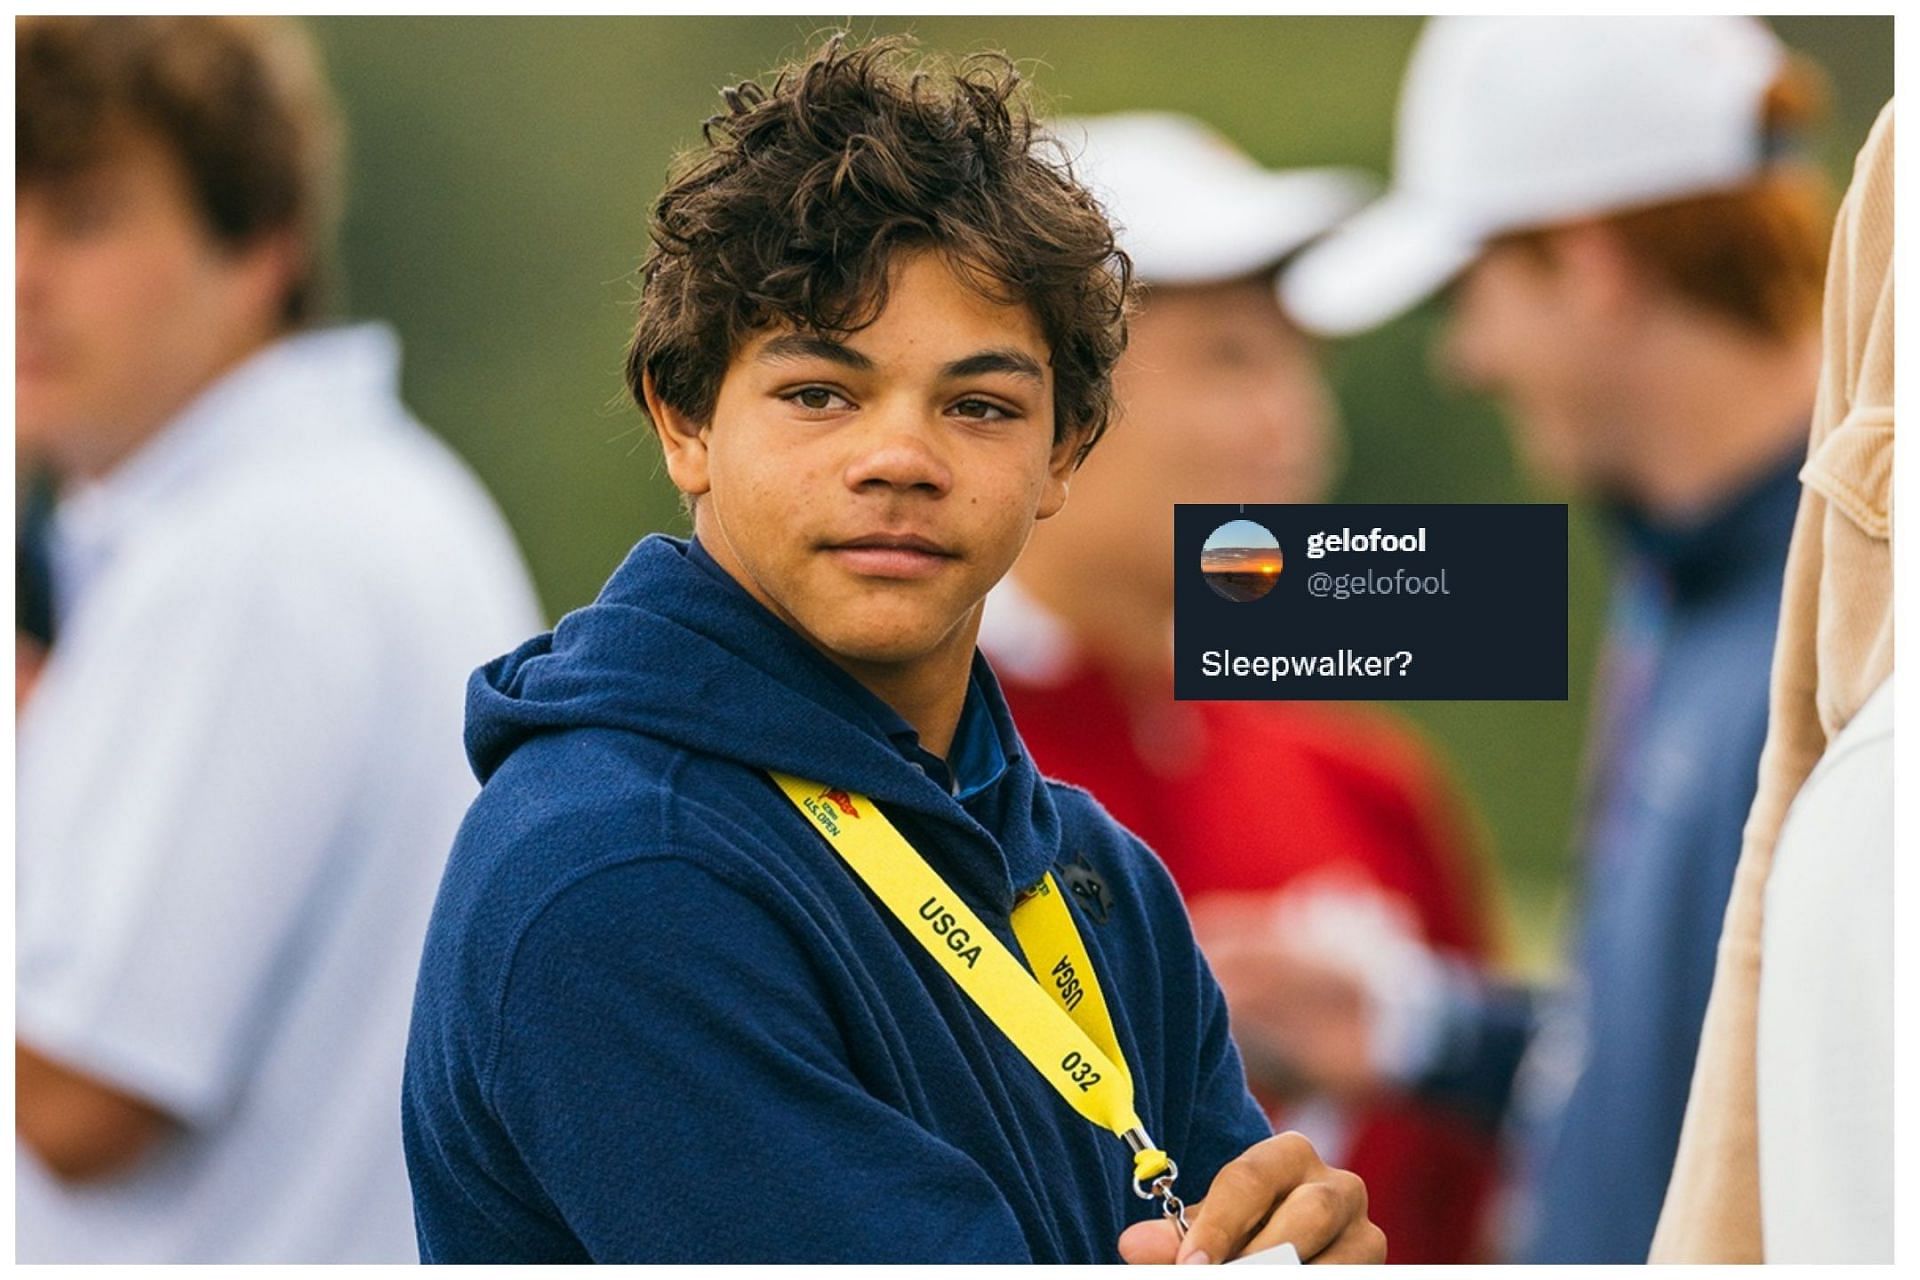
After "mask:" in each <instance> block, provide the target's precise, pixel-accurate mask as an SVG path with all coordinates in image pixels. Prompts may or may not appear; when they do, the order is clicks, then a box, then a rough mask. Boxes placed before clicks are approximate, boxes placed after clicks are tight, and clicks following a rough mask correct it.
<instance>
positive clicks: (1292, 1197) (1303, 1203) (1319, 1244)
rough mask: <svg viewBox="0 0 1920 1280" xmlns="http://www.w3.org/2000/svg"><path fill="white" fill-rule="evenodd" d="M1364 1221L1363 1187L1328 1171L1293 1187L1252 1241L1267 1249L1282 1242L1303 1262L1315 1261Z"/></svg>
mask: <svg viewBox="0 0 1920 1280" xmlns="http://www.w3.org/2000/svg"><path fill="white" fill-rule="evenodd" d="M1366 1220H1367V1190H1366V1184H1365V1183H1363V1182H1361V1181H1360V1178H1359V1177H1358V1175H1356V1174H1351V1173H1348V1172H1347V1171H1346V1170H1344V1169H1328V1170H1326V1171H1325V1172H1324V1173H1323V1174H1321V1175H1320V1176H1319V1177H1317V1178H1314V1179H1313V1180H1312V1181H1309V1182H1305V1183H1302V1184H1301V1185H1300V1186H1298V1187H1295V1188H1294V1189H1293V1191H1292V1193H1291V1194H1289V1195H1288V1196H1287V1198H1286V1199H1285V1200H1283V1201H1281V1202H1280V1208H1279V1210H1278V1211H1277V1212H1275V1213H1274V1215H1273V1217H1272V1219H1271V1220H1270V1221H1268V1223H1267V1225H1266V1227H1265V1228H1264V1229H1263V1230H1262V1231H1261V1232H1260V1235H1259V1237H1257V1238H1256V1239H1255V1241H1254V1247H1257V1248H1268V1247H1271V1246H1272V1245H1276V1244H1279V1243H1280V1242H1281V1241H1282V1240H1285V1241H1287V1242H1289V1243H1291V1244H1292V1245H1293V1247H1294V1248H1295V1249H1298V1250H1299V1251H1300V1260H1301V1261H1302V1262H1315V1261H1318V1260H1319V1255H1320V1254H1322V1253H1324V1252H1325V1251H1326V1250H1327V1249H1329V1248H1330V1247H1331V1246H1332V1245H1333V1244H1334V1243H1335V1242H1336V1241H1338V1240H1340V1239H1341V1238H1342V1237H1343V1236H1344V1235H1345V1233H1346V1232H1347V1231H1348V1229H1349V1228H1352V1227H1354V1226H1356V1225H1358V1224H1361V1223H1365V1222H1366Z"/></svg>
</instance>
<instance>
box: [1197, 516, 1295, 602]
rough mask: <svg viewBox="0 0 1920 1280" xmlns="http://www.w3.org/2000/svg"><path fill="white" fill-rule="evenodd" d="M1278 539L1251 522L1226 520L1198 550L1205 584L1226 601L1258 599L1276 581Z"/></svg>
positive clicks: (1279, 559) (1277, 572) (1269, 589)
mask: <svg viewBox="0 0 1920 1280" xmlns="http://www.w3.org/2000/svg"><path fill="white" fill-rule="evenodd" d="M1281 564H1282V560H1281V556H1280V540H1279V539H1278V538H1276V537H1274V536H1273V535H1272V534H1271V533H1269V532H1268V531H1267V529H1266V526H1264V525H1260V524H1255V523H1254V522H1253V521H1251V520H1229V521H1227V522H1226V523H1225V524H1223V525H1221V526H1220V527H1219V528H1218V529H1215V530H1214V531H1213V532H1212V533H1211V534H1209V535H1208V536H1207V541H1206V545H1205V546H1203V547H1201V548H1200V572H1201V573H1202V574H1203V575H1204V576H1205V577H1206V580H1207V585H1208V586H1210V587H1212V588H1213V589H1214V591H1216V592H1217V593H1219V594H1220V595H1223V596H1225V597H1226V598H1227V599H1229V600H1258V599H1259V598H1260V597H1261V596H1264V595H1265V594H1267V592H1269V591H1271V590H1273V584H1274V583H1276V582H1278V581H1279V580H1280V566H1281Z"/></svg>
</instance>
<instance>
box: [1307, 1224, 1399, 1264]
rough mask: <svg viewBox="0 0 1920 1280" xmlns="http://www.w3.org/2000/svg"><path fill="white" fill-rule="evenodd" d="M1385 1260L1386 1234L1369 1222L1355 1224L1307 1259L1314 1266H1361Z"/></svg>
mask: <svg viewBox="0 0 1920 1280" xmlns="http://www.w3.org/2000/svg"><path fill="white" fill-rule="evenodd" d="M1386 1260H1387V1233H1386V1232H1384V1231H1382V1230H1381V1229H1380V1228H1379V1227H1376V1226H1374V1225H1373V1223H1371V1222H1366V1221H1361V1222H1356V1223H1354V1224H1353V1225H1352V1226H1350V1227H1348V1228H1347V1229H1346V1230H1345V1231H1343V1232H1341V1233H1340V1238H1339V1239H1338V1240H1335V1241H1334V1242H1333V1243H1332V1244H1330V1245H1328V1246H1327V1247H1326V1248H1325V1249H1322V1250H1321V1251H1320V1252H1319V1253H1318V1254H1316V1255H1315V1256H1314V1257H1312V1258H1310V1259H1308V1261H1310V1262H1312V1263H1313V1264H1314V1265H1315V1266H1320V1265H1323V1264H1326V1263H1340V1264H1348V1263H1353V1264H1361V1265H1365V1264H1368V1263H1375V1262H1385V1261H1386Z"/></svg>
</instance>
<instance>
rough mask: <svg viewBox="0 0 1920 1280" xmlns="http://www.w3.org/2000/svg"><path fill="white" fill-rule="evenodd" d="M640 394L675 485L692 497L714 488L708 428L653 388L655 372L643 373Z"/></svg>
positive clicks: (668, 472)
mask: <svg viewBox="0 0 1920 1280" xmlns="http://www.w3.org/2000/svg"><path fill="white" fill-rule="evenodd" d="M640 394H641V397H642V398H643V399H644V400H645V401H646V403H647V417H648V418H649V419H651V420H652V422H653V434H654V436H655V437H656V438H657V439H658V440H659V441H660V453H661V455H662V456H663V457H665V458H666V460H667V474H668V475H669V476H671V477H673V485H674V487H675V488H676V489H678V490H680V492H682V493H684V494H687V495H688V496H689V497H695V498H697V497H699V496H700V495H701V494H703V493H705V492H706V491H707V490H708V489H710V488H712V487H713V485H712V480H711V479H710V478H709V476H708V473H707V431H708V427H707V426H704V425H702V424H700V423H698V422H695V421H694V420H693V419H691V418H689V417H688V416H687V415H686V414H684V413H681V412H680V411H679V410H678V409H676V408H674V407H673V406H672V405H670V404H668V403H667V402H666V401H665V400H662V399H661V398H660V393H659V392H658V391H656V390H655V389H654V386H653V374H652V373H651V372H649V373H643V374H642V375H641V378H640Z"/></svg>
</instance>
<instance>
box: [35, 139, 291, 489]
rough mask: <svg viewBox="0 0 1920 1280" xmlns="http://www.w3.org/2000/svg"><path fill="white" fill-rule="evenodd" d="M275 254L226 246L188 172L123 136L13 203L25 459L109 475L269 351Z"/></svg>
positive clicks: (278, 285)
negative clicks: (251, 358) (240, 364)
mask: <svg viewBox="0 0 1920 1280" xmlns="http://www.w3.org/2000/svg"><path fill="white" fill-rule="evenodd" d="M287 280H288V269H287V266H286V264H285V253H284V252H283V249H282V247H281V246H280V245H279V244H278V243H277V242H271V243H270V242H268V241H262V242H260V243H258V244H255V245H251V246H247V247H245V248H234V247H231V246H228V245H225V244H223V243H221V242H219V241H218V240H217V239H216V238H215V237H214V236H213V234H212V232H211V231H210V229H209V228H208V227H207V225H206V220H205V218H204V216H203V215H202V213H201V211H200V209H199V206H198V205H197V203H196V202H195V200H194V197H193V194H192V191H191V189H190V188H189V185H188V179H187V175H186V171H185V170H184V168H183V167H182V166H181V164H180V162H179V160H178V159H177V158H176V157H175V156H174V154H173V153H172V152H171V151H170V150H169V149H168V148H167V147H166V145H165V144H164V143H162V142H161V141H160V140H159V139H158V138H156V137H154V136H152V135H150V134H146V133H142V132H138V131H135V130H132V129H126V130H123V131H121V132H120V133H119V134H118V135H117V136H116V138H115V139H114V140H113V141H112V143H111V144H110V145H109V146H108V147H107V148H106V150H105V154H104V157H103V158H102V159H101V160H100V161H99V162H98V163H97V164H95V165H93V166H91V167H89V168H87V169H85V170H82V171H80V172H77V173H74V174H71V175H66V176H62V177H57V178H46V179H40V180H35V181H33V182H30V183H28V184H25V185H23V186H22V187H21V189H20V192H19V195H18V198H17V199H16V201H15V203H14V314H15V317H16V324H17V332H16V340H15V346H14V412H15V415H16V421H17V424H18V426H17V430H18V444H19V447H20V449H21V451H22V452H23V453H24V454H26V455H27V456H29V457H31V458H34V459H36V460H39V461H41V462H44V463H46V464H48V465H51V466H52V467H53V468H54V469H55V470H57V471H59V472H61V473H62V474H67V475H72V474H92V473H98V472H100V471H104V470H106V469H108V468H109V467H110V466H112V465H113V464H114V463H115V462H117V461H119V460H120V459H121V458H122V457H124V456H125V455H126V454H127V453H129V452H131V451H132V450H133V449H134V448H136V447H137V446H138V445H139V444H140V443H141V442H142V441H143V440H144V439H146V437H147V436H149V435H151V434H152V433H153V432H154V431H156V430H157V429H158V428H159V427H161V426H162V425H164V424H165V423H166V422H167V421H168V420H169V419H170V418H172V417H173V415H174V414H175V413H177V412H178V411H179V410H180V409H181V408H182V407H183V406H184V405H185V404H186V403H187V401H189V400H190V399H192V398H193V396H194V395H196V394H197V393H198V392H199V391H200V390H201V389H202V388H203V387H205V386H206V384H207V383H208V382H210V381H211V380H213V379H214V378H215V377H217V376H218V375H219V374H220V373H221V372H223V371H224V370H225V369H226V368H227V367H228V366H229V365H231V364H232V363H233V362H234V361H235V360H237V359H239V358H240V357H242V356H244V355H245V354H246V353H247V352H248V351H249V350H251V349H252V348H253V347H255V346H257V345H259V343H261V342H262V341H265V340H266V339H267V338H268V337H270V336H271V334H272V331H273V329H274V328H275V327H276V325H277V322H278V316H277V312H278V309H279V306H280V301H279V300H280V298H281V297H282V296H283V295H284V292H285V289H286V285H287Z"/></svg>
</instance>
